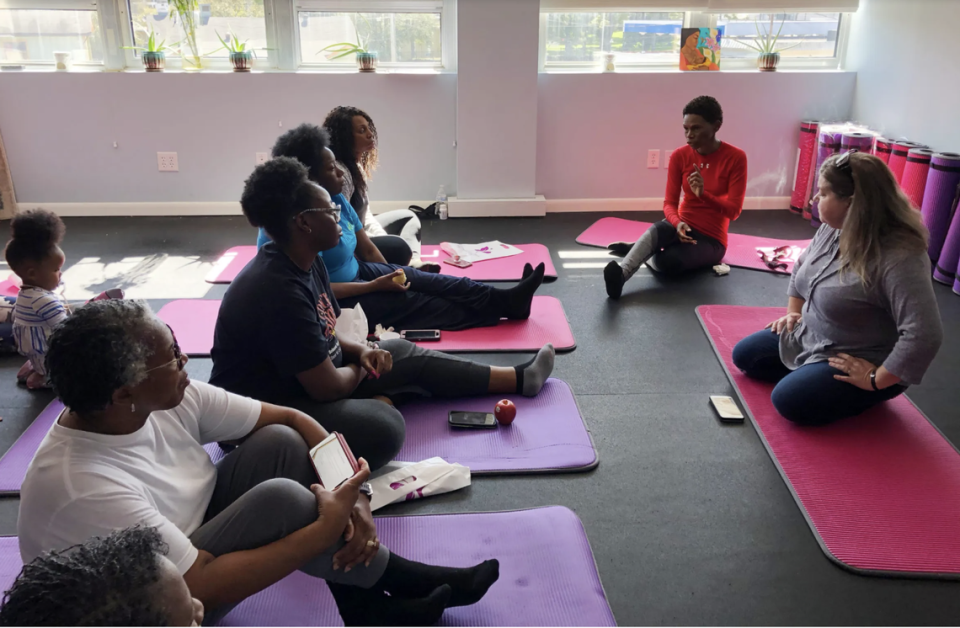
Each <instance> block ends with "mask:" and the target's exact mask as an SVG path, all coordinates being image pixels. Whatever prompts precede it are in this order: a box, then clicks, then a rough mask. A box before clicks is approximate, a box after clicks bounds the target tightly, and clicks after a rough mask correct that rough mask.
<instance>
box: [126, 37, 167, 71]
mask: <svg viewBox="0 0 960 628" xmlns="http://www.w3.org/2000/svg"><path fill="white" fill-rule="evenodd" d="M123 48H124V50H142V51H143V52H142V54H141V56H140V59H141V60H142V61H143V69H145V70H146V71H147V72H163V68H165V67H166V65H167V55H166V52H165V51H166V50H167V45H166V40H163V41H161V42H160V43H157V34H156V33H154V32H153V29H152V28H151V29H150V36H149V37H148V38H147V45H146V46H124V47H123Z"/></svg>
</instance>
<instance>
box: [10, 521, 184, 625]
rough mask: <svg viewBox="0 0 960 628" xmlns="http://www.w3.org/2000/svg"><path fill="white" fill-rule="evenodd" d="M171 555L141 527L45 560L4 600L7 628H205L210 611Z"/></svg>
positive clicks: (26, 569) (158, 538)
mask: <svg viewBox="0 0 960 628" xmlns="http://www.w3.org/2000/svg"><path fill="white" fill-rule="evenodd" d="M167 551H168V548H167V544H166V543H164V541H163V538H162V537H161V536H160V533H159V532H158V531H157V529H156V528H148V527H142V526H136V527H132V528H126V529H124V530H119V531H117V532H114V533H112V534H110V535H109V536H104V537H99V536H96V537H93V538H91V539H90V540H88V541H86V542H85V543H83V544H81V545H75V546H73V547H70V548H67V549H65V550H62V551H52V552H47V553H45V554H43V555H41V556H38V557H37V558H35V559H34V560H33V561H32V562H30V563H29V564H27V565H24V567H23V569H22V570H21V571H20V575H19V576H17V579H16V581H15V582H14V583H13V586H11V587H10V590H8V591H7V592H6V593H5V594H4V596H3V606H2V607H0V626H199V625H200V624H202V623H203V604H202V603H201V602H200V601H199V600H197V599H196V598H194V597H192V596H191V595H190V589H189V588H188V587H187V583H186V582H184V580H183V577H182V576H181V575H180V573H179V572H178V571H177V568H176V566H175V565H174V564H173V563H172V562H170V560H169V559H168V558H167V557H166V554H167Z"/></svg>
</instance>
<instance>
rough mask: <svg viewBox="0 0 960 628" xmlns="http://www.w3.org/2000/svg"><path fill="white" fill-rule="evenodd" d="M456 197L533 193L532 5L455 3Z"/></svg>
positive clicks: (494, 0)
mask: <svg viewBox="0 0 960 628" xmlns="http://www.w3.org/2000/svg"><path fill="white" fill-rule="evenodd" d="M457 15H458V27H457V33H458V38H459V39H458V42H457V54H458V56H459V61H458V65H457V72H458V77H457V78H458V85H457V188H458V194H457V196H459V197H460V198H461V199H463V198H469V199H490V198H525V197H532V196H533V195H534V188H535V187H536V159H537V63H538V61H537V55H538V45H539V43H538V35H539V32H540V31H539V23H540V22H539V19H540V1H539V0H459V2H458V5H457Z"/></svg>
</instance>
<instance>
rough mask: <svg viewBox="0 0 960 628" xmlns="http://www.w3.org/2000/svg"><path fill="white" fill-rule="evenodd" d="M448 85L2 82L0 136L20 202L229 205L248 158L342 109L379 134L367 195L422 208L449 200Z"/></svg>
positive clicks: (266, 79)
mask: <svg viewBox="0 0 960 628" xmlns="http://www.w3.org/2000/svg"><path fill="white" fill-rule="evenodd" d="M456 79H457V77H456V76H455V75H450V74H447V75H416V74H376V75H366V74H364V75H361V74H292V73H291V74H230V73H223V74H200V75H193V74H180V73H169V74H144V73H129V74H119V73H89V74H88V73H84V74H79V73H71V74H63V73H60V74H57V73H52V72H51V73H39V72H24V73H16V74H14V73H7V72H5V73H3V74H0V129H3V141H4V144H5V146H6V150H7V155H8V160H9V163H10V169H11V172H12V175H13V180H14V185H15V188H16V192H17V198H18V200H19V201H21V202H23V203H98V202H102V203H124V202H125V203H130V202H204V201H208V202H222V201H237V200H239V198H240V192H241V190H242V188H243V181H244V179H245V178H246V177H247V176H248V175H249V174H250V172H251V171H252V170H253V168H254V159H255V153H256V152H258V151H269V150H270V148H271V147H272V146H273V142H274V140H275V139H276V138H277V136H278V135H279V134H280V133H282V132H284V131H285V130H287V129H290V128H291V127H293V126H295V125H297V124H300V123H301V122H313V123H316V124H321V123H322V122H323V119H324V117H325V116H326V114H327V112H328V111H329V110H330V109H332V108H333V107H335V106H337V105H342V104H352V105H355V106H357V107H360V108H361V109H364V110H365V111H367V112H368V113H369V114H370V115H371V117H372V118H373V120H374V122H376V124H377V127H378V130H379V133H380V148H381V150H380V164H381V165H380V170H379V171H378V172H377V174H376V175H375V176H374V179H373V182H372V184H371V196H372V197H373V198H374V199H384V200H386V199H389V200H418V199H430V198H433V197H434V196H435V195H436V191H437V187H438V186H439V185H440V184H445V185H446V186H447V189H448V190H450V191H451V193H455V192H456V152H455V151H456V149H455V148H454V147H453V142H454V139H455V137H456V132H455V120H454V119H455V106H456V105H455V103H456V84H457V80H456ZM281 122H282V127H281V126H279V125H280V123H281ZM113 142H117V143H118V146H119V148H117V149H114V148H113ZM157 151H175V152H177V153H178V157H179V162H180V163H179V165H180V172H178V173H175V174H174V173H160V172H158V170H157V157H156V153H157Z"/></svg>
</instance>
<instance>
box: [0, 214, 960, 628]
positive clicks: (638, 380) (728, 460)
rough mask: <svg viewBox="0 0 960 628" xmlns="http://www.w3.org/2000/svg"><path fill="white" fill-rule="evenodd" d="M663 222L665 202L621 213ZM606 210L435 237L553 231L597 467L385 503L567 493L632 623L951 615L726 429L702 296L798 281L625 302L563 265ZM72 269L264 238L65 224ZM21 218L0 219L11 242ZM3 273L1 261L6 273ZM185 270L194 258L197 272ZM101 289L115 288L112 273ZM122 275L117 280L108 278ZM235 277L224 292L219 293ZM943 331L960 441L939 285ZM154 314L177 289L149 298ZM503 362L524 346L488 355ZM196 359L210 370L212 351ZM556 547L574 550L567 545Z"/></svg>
mask: <svg viewBox="0 0 960 628" xmlns="http://www.w3.org/2000/svg"><path fill="white" fill-rule="evenodd" d="M623 216H624V217H632V218H636V219H638V220H655V219H657V215H656V214H652V213H650V214H633V215H623ZM599 217H600V215H598V214H554V215H550V216H548V217H547V218H545V219H509V220H476V219H469V220H467V219H465V220H449V221H446V222H442V223H441V222H433V223H430V224H429V225H427V227H426V234H425V238H424V239H425V241H429V242H438V241H441V240H452V241H466V242H470V241H473V242H476V241H481V240H484V239H494V238H500V239H504V240H508V241H511V242H517V243H522V242H542V243H543V244H546V245H547V246H549V247H550V249H551V251H552V252H553V254H554V263H555V264H556V265H557V269H558V271H559V275H560V278H559V280H558V281H556V282H554V283H551V284H545V285H544V286H543V287H542V288H541V290H540V294H546V295H553V296H556V297H559V298H560V299H561V300H562V301H563V304H564V307H565V309H566V312H567V316H568V318H569V319H570V324H571V326H572V328H573V332H574V334H575V336H576V339H577V345H578V347H577V349H576V350H575V351H574V352H572V353H569V354H564V355H561V356H560V357H558V359H557V365H556V370H555V373H554V374H555V376H557V377H560V378H562V379H564V380H566V381H567V382H569V383H570V385H571V386H572V387H573V390H574V392H575V393H576V394H577V397H578V399H579V402H580V406H581V408H582V410H583V413H584V415H585V417H586V420H587V423H588V426H589V427H590V429H591V431H592V432H593V437H594V440H595V442H596V445H597V447H598V449H599V451H600V466H599V468H597V469H596V470H595V471H592V472H590V473H585V474H573V475H554V476H534V477H502V478H476V479H475V480H474V484H473V486H472V487H471V488H470V489H468V490H465V491H462V492H459V493H455V494H451V495H447V496H441V497H437V498H433V499H430V500H425V501H422V502H414V503H409V504H403V505H400V506H396V507H391V508H390V509H389V510H385V511H383V512H384V513H385V514H410V513H435V512H466V511H486V510H505V509H513V508H521V507H529V506H541V505H550V504H562V505H565V506H568V507H570V508H572V509H573V510H574V511H576V512H577V514H578V515H579V516H580V518H581V519H582V520H583V523H584V525H585V526H586V530H587V534H588V536H589V538H590V542H591V545H592V546H593V550H594V553H595V555H596V559H597V564H598V565H599V568H600V576H601V578H602V579H603V584H604V587H605V588H606V591H607V595H608V597H609V599H610V603H611V605H612V607H613V611H614V613H615V615H616V617H617V620H618V622H619V623H620V624H621V625H635V624H642V625H661V624H667V625H690V624H701V625H703V624H706V625H758V624H759V625H797V624H800V625H824V624H826V625H850V624H866V625H890V624H916V625H921V624H955V623H956V621H957V617H958V616H960V596H958V595H957V593H958V586H960V585H958V584H956V583H950V582H935V581H922V580H906V579H886V578H872V577H863V576H858V575H854V574H851V573H849V572H847V571H844V570H842V569H840V568H838V567H837V566H835V565H834V564H833V563H831V562H830V561H828V560H827V559H826V558H825V556H824V555H823V554H822V552H821V551H820V549H819V547H818V545H817V543H816V541H815V540H814V538H813V536H812V535H811V533H810V530H809V528H808V527H807V524H806V523H805V521H804V519H803V517H802V515H801V513H800V511H799V510H798V509H797V506H796V504H795V503H794V501H793V498H792V497H791V496H790V493H789V492H788V490H787V489H786V487H785V486H784V483H783V481H782V480H781V478H780V475H779V474H778V473H777V470H776V468H775V467H774V465H773V463H772V462H771V460H770V458H769V457H768V455H767V454H766V452H765V450H764V448H763V446H762V445H761V443H760V440H759V439H758V438H757V435H756V433H755V432H754V430H753V428H752V427H751V426H750V425H749V424H746V425H742V426H736V425H734V426H729V425H721V424H720V423H719V422H718V421H717V420H716V419H715V418H714V415H713V413H712V410H711V409H710V407H709V405H708V395H710V394H732V389H731V387H730V385H729V384H728V382H727V379H726V377H725V376H724V373H723V370H722V368H721V367H720V365H719V363H718V362H717V360H716V358H715V357H714V354H713V352H712V350H711V349H710V345H709V343H708V341H707V339H706V338H705V336H704V334H703V332H702V331H701V329H700V326H699V324H698V322H697V318H696V315H695V314H694V307H695V306H697V305H700V304H704V303H726V304H737V305H783V304H784V303H785V294H784V291H785V289H786V283H787V280H786V278H785V277H782V276H776V275H773V274H769V273H761V272H756V271H749V270H743V269H737V268H734V269H733V271H732V272H731V274H730V275H729V276H727V277H722V278H718V277H714V276H713V275H711V274H709V273H705V274H699V275H694V276H690V277H686V278H683V279H680V280H678V281H675V282H672V283H669V284H668V283H665V282H662V281H661V280H660V279H658V278H657V277H656V276H654V275H651V274H650V272H649V271H647V270H641V272H640V273H639V274H638V275H637V276H636V277H635V278H634V279H633V280H631V282H630V283H629V284H628V285H627V288H626V290H625V294H624V297H623V298H622V299H621V301H620V302H619V303H612V302H609V301H608V300H607V299H606V296H605V293H604V288H603V280H602V277H601V271H600V270H599V269H569V268H563V267H562V263H563V262H591V261H592V262H605V261H606V260H601V259H593V260H589V259H588V260H584V259H576V260H570V259H567V260H562V259H560V258H559V256H558V255H559V253H560V252H562V251H598V249H589V248H586V247H581V246H579V245H577V244H576V243H575V242H574V238H575V237H576V236H577V234H579V233H580V232H581V231H582V230H583V229H585V228H586V227H587V226H588V225H590V224H591V223H592V222H593V221H594V220H596V219H597V218H599ZM66 222H67V238H66V242H65V245H64V250H65V252H66V255H67V266H70V265H71V264H74V263H77V262H78V261H79V260H81V259H82V258H99V259H100V260H101V261H116V262H120V261H122V260H123V259H124V258H130V257H132V256H133V257H136V256H147V258H146V260H144V261H142V262H141V266H140V267H139V268H140V271H138V272H143V269H149V268H150V267H156V266H157V265H158V264H159V262H160V261H162V260H161V258H162V256H163V255H171V256H196V257H195V259H193V260H191V261H189V262H188V263H187V265H189V264H200V263H203V262H210V261H212V260H214V259H216V257H217V255H218V253H219V252H221V251H223V250H224V249H226V248H228V247H229V246H234V245H237V244H246V243H252V242H253V240H254V238H255V234H254V232H253V230H252V229H251V228H250V227H249V226H248V225H247V224H246V223H245V221H244V220H243V219H242V218H240V217H229V218H180V219H177V218H137V219H130V218H110V219H108V218H87V219H68V220H67V221H66ZM733 230H734V231H737V232H741V233H750V234H755V235H777V236H780V237H783V238H788V239H793V238H803V237H809V236H810V235H811V234H812V229H811V228H810V227H809V226H808V225H806V224H805V223H804V222H803V221H802V220H800V219H799V218H797V217H795V216H792V215H789V214H788V213H787V212H746V213H745V214H744V215H743V216H742V217H741V219H740V220H738V221H737V222H736V223H734V226H733ZM7 237H8V227H7V225H6V224H4V225H2V226H0V240H3V241H6V239H7ZM0 269H2V267H0ZM188 270H189V269H188V268H185V271H184V272H187V271H188ZM102 283H103V286H102V287H104V288H105V287H110V286H111V285H112V283H111V282H110V281H106V280H105V281H103V282H102ZM108 284H109V285H108ZM223 290H224V287H222V286H210V287H209V291H208V293H207V296H209V297H212V298H215V297H218V296H219V295H221V294H222V292H223ZM936 292H937V298H938V300H939V302H940V311H941V315H942V317H943V320H944V327H945V330H946V339H945V343H944V346H943V348H942V349H941V350H940V354H939V356H938V357H937V359H936V361H935V362H934V364H933V367H932V368H931V370H930V372H929V373H928V375H927V378H926V381H925V383H924V385H923V386H921V387H917V388H915V389H914V390H913V391H911V393H910V397H911V398H912V399H913V400H914V401H915V402H916V403H917V405H919V406H920V408H921V409H922V410H923V411H924V412H925V413H926V414H927V415H928V416H929V417H930V418H931V419H932V420H933V421H934V422H935V423H936V424H937V426H938V427H939V428H940V429H941V430H943V432H944V433H945V434H946V435H947V437H949V438H950V439H951V440H952V441H953V442H955V443H956V442H960V413H958V412H957V410H956V408H957V405H958V403H960V389H958V388H957V386H956V374H957V373H958V372H960V327H958V325H957V321H960V296H957V295H955V294H953V293H952V292H951V291H950V290H948V289H946V287H945V286H941V285H939V284H938V285H937V286H936ZM151 303H152V305H153V306H154V307H155V308H156V307H159V306H160V305H162V304H163V303H164V301H161V300H156V301H151ZM474 357H476V358H477V359H478V360H480V361H485V362H487V363H491V364H513V363H515V361H518V360H520V359H524V358H522V356H517V355H496V354H492V355H489V354H488V355H478V356H474ZM21 363H22V361H21V360H19V359H15V358H4V359H0V399H2V401H0V416H2V417H3V422H2V423H0V451H5V450H6V449H7V448H8V447H9V446H10V444H11V443H12V442H13V441H14V440H15V439H16V437H17V436H18V435H19V434H20V433H21V432H22V431H23V430H24V429H25V428H26V426H27V425H28V424H29V422H30V421H31V420H32V419H33V417H35V416H36V414H37V412H38V411H39V410H40V409H41V408H42V407H43V405H44V404H45V403H46V402H47V401H48V399H49V395H44V394H37V393H28V392H26V391H25V390H22V389H18V388H17V387H16V386H15V385H14V382H13V380H14V372H15V371H16V369H17V368H18V367H19V365H20V364H21ZM188 369H189V370H190V372H191V374H192V375H193V376H194V377H198V378H202V379H205V378H206V376H207V375H208V374H209V370H210V363H209V360H200V359H196V360H192V361H191V362H190V364H189V365H188ZM16 509H17V500H16V499H12V498H7V499H0V534H12V533H14V532H15V529H16V528H15V526H16ZM557 551H563V550H562V548H557Z"/></svg>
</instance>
